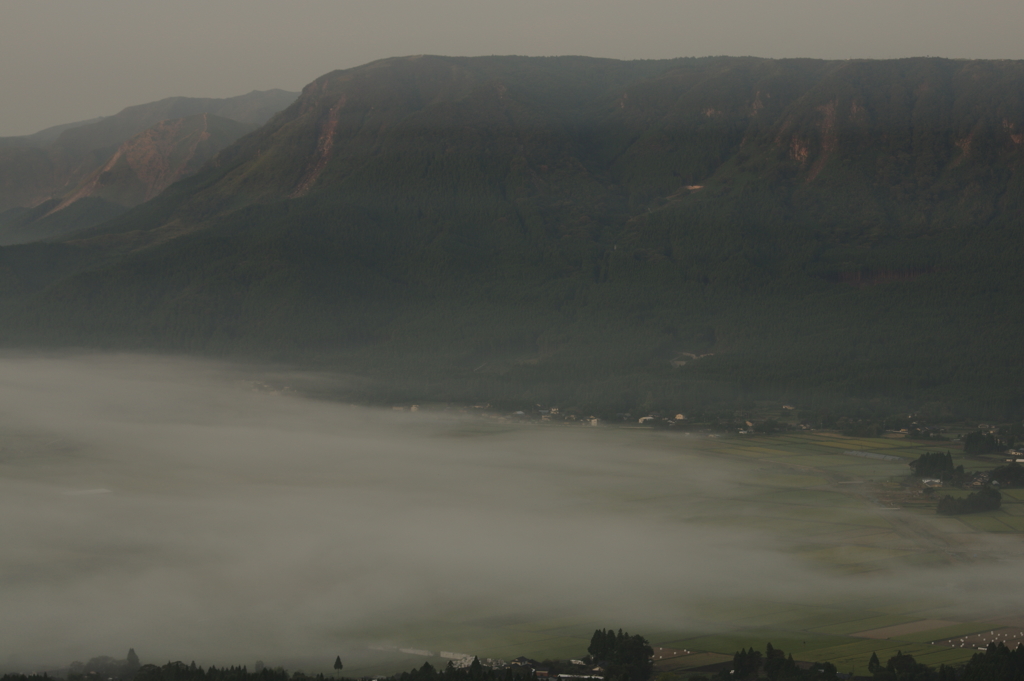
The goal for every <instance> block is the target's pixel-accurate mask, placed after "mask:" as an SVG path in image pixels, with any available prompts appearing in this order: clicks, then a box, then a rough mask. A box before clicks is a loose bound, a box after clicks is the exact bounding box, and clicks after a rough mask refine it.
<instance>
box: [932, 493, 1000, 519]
mask: <svg viewBox="0 0 1024 681" xmlns="http://www.w3.org/2000/svg"><path fill="white" fill-rule="evenodd" d="M1002 503H1003V495H1002V494H1000V493H999V490H995V489H992V488H991V487H984V488H982V489H980V490H978V491H977V492H972V493H971V494H968V495H967V496H966V497H965V498H957V497H953V496H950V495H948V494H947V495H946V496H944V497H942V498H941V499H939V504H938V506H937V507H936V512H938V513H940V514H942V515H963V514H965V513H983V512H984V511H998V510H999V506H1000V505H1001V504H1002Z"/></svg>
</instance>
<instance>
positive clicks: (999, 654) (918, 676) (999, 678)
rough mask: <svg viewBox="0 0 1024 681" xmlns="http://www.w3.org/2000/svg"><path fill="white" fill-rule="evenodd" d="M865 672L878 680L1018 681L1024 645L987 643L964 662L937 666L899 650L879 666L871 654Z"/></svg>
mask: <svg viewBox="0 0 1024 681" xmlns="http://www.w3.org/2000/svg"><path fill="white" fill-rule="evenodd" d="M868 671H870V672H871V673H872V674H873V675H874V677H875V679H877V681H1019V680H1020V679H1022V678H1024V645H1018V646H1017V648H1016V649H1014V650H1010V649H1009V648H1007V647H1006V644H1004V643H1001V642H1000V643H990V644H989V645H988V648H987V649H986V650H985V652H983V653H975V654H974V655H973V656H972V657H971V659H970V661H969V662H967V664H965V665H963V666H960V667H952V666H947V665H940V666H939V668H938V669H935V668H933V667H929V666H928V665H926V664H923V663H921V662H918V661H916V660H915V659H914V656H913V655H904V654H903V653H902V652H898V653H896V655H895V656H893V657H891V658H889V661H888V662H886V664H885V666H882V665H881V664H880V663H879V660H878V656H877V655H876V654H874V653H872V655H871V661H870V662H869V663H868Z"/></svg>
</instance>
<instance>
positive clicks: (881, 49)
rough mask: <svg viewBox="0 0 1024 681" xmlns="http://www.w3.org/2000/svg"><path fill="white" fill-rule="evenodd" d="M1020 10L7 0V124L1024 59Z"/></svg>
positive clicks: (669, 1)
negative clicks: (790, 66)
mask: <svg viewBox="0 0 1024 681" xmlns="http://www.w3.org/2000/svg"><path fill="white" fill-rule="evenodd" d="M1022 23H1024V3H1022V2H1020V1H1019V0H974V1H973V2H966V1H964V0H839V1H835V0H634V1H633V2H623V1H622V0H515V1H512V0H359V1H349V0H331V1H326V0H302V1H295V2H284V1H281V2H265V1H263V0H218V1H216V2H210V1H209V0H202V1H197V0H176V2H166V3H150V2H138V1H137V0H103V1H102V2H100V1H96V2H80V1H78V0H75V1H70V0H68V1H64V2H45V3H43V2H38V0H5V1H4V2H3V4H2V6H0V93H2V96H0V135H17V134H27V133H31V132H35V131H36V130H39V129H42V128H44V127H47V126H50V125H56V124H60V123H66V122H71V121H74V120H81V119H85V118H91V117H95V116H101V115H110V114H113V113H116V112H117V111H119V110H120V109H122V108H123V107H125V106H129V105H132V104H140V103H144V102H147V101H152V100H155V99H160V98H162V97H168V96H173V95H187V96H198V97H226V96H232V95H238V94H243V93H245V92H248V91H250V90H254V89H260V90H263V89H269V88H283V89H289V90H298V89H300V88H301V87H302V86H303V85H305V84H306V83H308V82H309V81H311V80H313V79H314V78H316V77H317V76H319V75H321V74H323V73H326V72H327V71H331V70H333V69H337V68H348V67H352V66H357V65H359V64H362V63H365V62H368V61H371V60H374V59H379V58H382V57H390V56H396V55H408V54H446V55H485V54H523V55H563V54H583V55H590V56H600V57H614V58H619V59H639V58H651V59H653V58H666V57H678V56H704V55H754V56H763V57H819V58H836V59H845V58H850V57H869V58H892V57H910V56H921V55H930V56H942V57H970V58H1000V59H1021V58H1024V41H1021V40H1020V37H1019V31H1020V26H1021V25H1022Z"/></svg>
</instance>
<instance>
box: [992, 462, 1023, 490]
mask: <svg viewBox="0 0 1024 681" xmlns="http://www.w3.org/2000/svg"><path fill="white" fill-rule="evenodd" d="M988 479H989V480H990V481H992V482H998V483H999V485H1000V486H1002V487H1024V466H1021V465H1020V464H1019V463H1017V462H1016V461H1013V462H1011V463H1008V464H1006V465H1005V466H999V467H997V468H993V469H992V470H991V471H989V473H988Z"/></svg>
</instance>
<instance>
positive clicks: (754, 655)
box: [691, 643, 838, 681]
mask: <svg viewBox="0 0 1024 681" xmlns="http://www.w3.org/2000/svg"><path fill="white" fill-rule="evenodd" d="M717 678H718V679H720V680H721V681H728V680H729V679H733V680H734V681H746V680H747V679H762V678H763V679H768V680H769V681H804V680H805V679H806V680H808V681H809V680H811V679H814V680H819V679H820V680H821V681H834V680H835V679H837V678H838V676H837V669H836V667H835V665H833V664H832V663H830V662H815V663H814V664H812V665H811V666H810V667H808V668H806V669H804V668H803V667H801V666H800V665H798V664H797V663H796V661H795V660H793V655H792V654H789V655H786V653H785V652H783V651H782V650H781V649H780V648H775V647H774V646H772V644H771V643H769V644H768V645H767V646H766V648H765V652H764V655H763V656H762V655H761V651H759V650H754V648H753V647H751V648H750V649H748V650H740V651H739V652H737V653H736V654H735V655H733V658H732V669H731V670H730V669H727V668H726V669H722V670H721V671H720V672H719V673H718V677H717ZM691 681H694V680H693V679H691Z"/></svg>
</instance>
